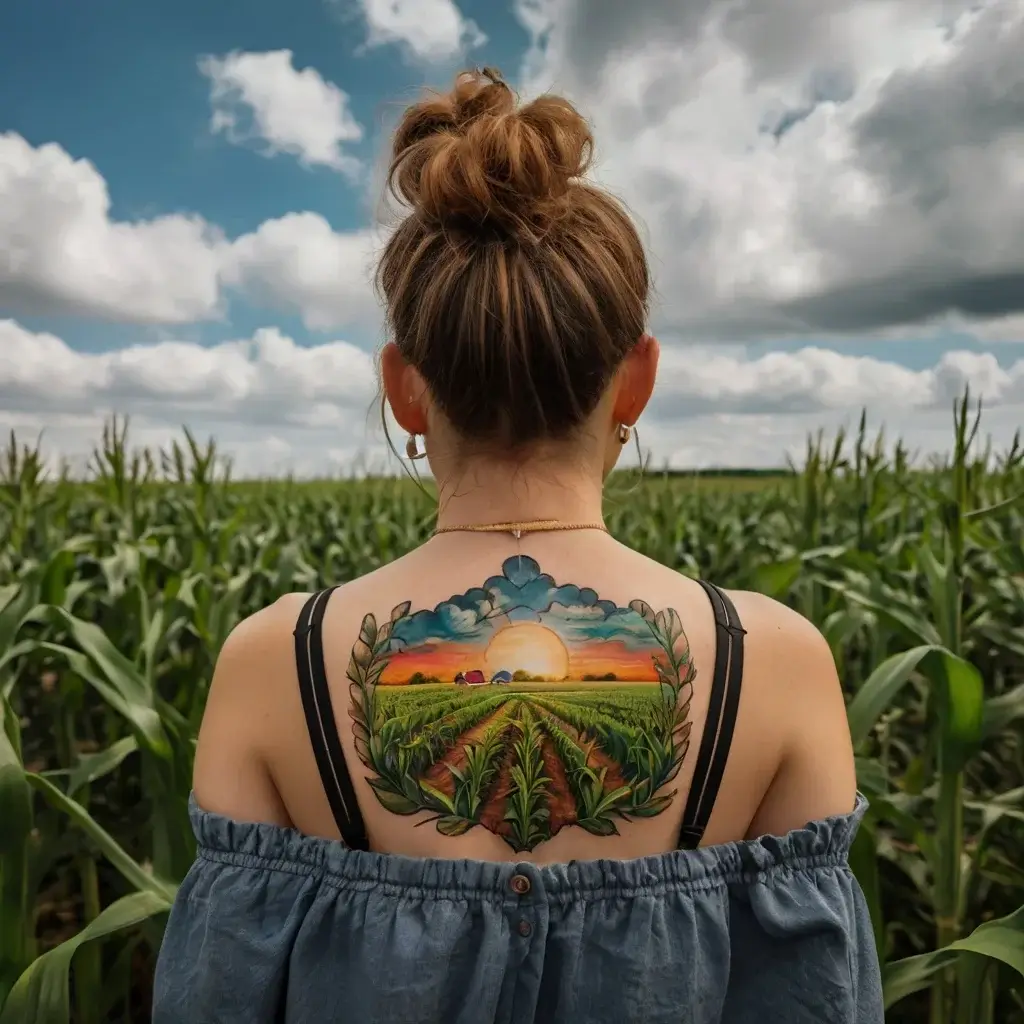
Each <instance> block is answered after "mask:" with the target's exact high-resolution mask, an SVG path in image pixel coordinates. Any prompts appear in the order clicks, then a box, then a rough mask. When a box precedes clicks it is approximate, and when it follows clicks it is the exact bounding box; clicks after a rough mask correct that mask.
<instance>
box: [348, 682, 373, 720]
mask: <svg viewBox="0 0 1024 1024" xmlns="http://www.w3.org/2000/svg"><path fill="white" fill-rule="evenodd" d="M348 695H349V697H350V698H351V706H350V710H349V714H350V715H351V716H352V721H353V722H362V723H363V724H364V725H368V724H369V722H368V721H367V717H366V707H365V704H364V702H363V688H362V686H361V685H360V684H359V683H355V682H354V683H352V684H351V685H350V686H349V688H348Z"/></svg>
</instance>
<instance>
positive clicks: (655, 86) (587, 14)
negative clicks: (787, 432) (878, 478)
mask: <svg viewBox="0 0 1024 1024" xmlns="http://www.w3.org/2000/svg"><path fill="white" fill-rule="evenodd" d="M517 9H518V11H519V13H520V17H521V19H522V20H523V22H524V24H526V25H527V26H528V27H529V28H530V30H531V31H532V33H533V35H534V38H535V46H534V48H533V50H532V52H531V54H530V56H529V58H528V60H527V62H526V66H525V69H524V84H525V87H526V91H527V92H528V93H532V92H536V91H538V90H540V89H542V88H545V89H546V88H552V89H554V90H557V91H562V92H565V93H567V94H568V95H570V96H571V97H572V98H573V99H575V100H576V101H577V102H578V103H579V104H580V106H581V108H582V109H583V111H584V113H586V114H587V115H589V116H590V117H591V118H592V119H593V121H594V122H595V127H596V134H597V142H598V153H599V157H600V158H601V163H600V164H599V168H598V177H599V178H600V179H601V180H603V181H605V182H606V183H608V184H610V185H611V186H613V187H614V188H615V190H616V191H617V192H618V193H619V194H620V195H622V196H623V198H624V199H625V200H626V201H627V203H628V204H629V205H630V206H631V208H632V209H633V210H634V211H636V212H637V213H638V214H639V216H640V217H641V219H642V220H643V222H644V224H645V225H646V230H647V233H648V235H649V238H650V247H651V251H652V254H653V261H654V266H655V271H656V274H657V278H658V283H659V291H660V295H661V298H662V303H661V306H660V309H659V313H658V319H659V320H660V326H663V327H669V328H672V329H674V330H675V331H677V332H678V333H680V334H682V335H685V336H688V337H692V338H696V339H700V338H704V339H709V340H710V339H712V338H715V339H717V338H730V337H737V336H740V337H742V336H747V337H751V336H768V335H793V334H805V335H807V334H812V335H818V336H820V335H822V334H824V333H837V334H848V333H856V332H860V333H862V334H867V333H870V332H872V331H875V330H876V329H885V328H891V327H892V326H894V325H900V324H921V323H925V322H928V321H931V320H934V319H936V318H940V317H943V316H945V315H947V314H950V313H954V314H958V315H960V316H962V317H964V318H966V319H969V320H971V321H977V320H984V319H988V318H1003V317H1008V316H1012V315H1015V314H1020V313H1021V312H1024V206H1022V205H1021V203H1020V202H1019V201H1018V199H1017V197H1018V196H1019V195H1020V190H1021V187H1022V181H1024V179H1022V176H1021V175H1022V171H1021V168H1022V167H1024V131H1022V130H1021V125H1022V124H1024V106H1022V103H1021V96H1022V95H1024V92H1022V86H1024V62H1021V61H1020V59H1019V55H1020V52H1021V50H1022V48H1024V0H988V2H987V3H974V2H970V0H856V2H853V0H799V2H794V0H739V2H736V3H724V2H722V0H693V2H691V3H688V4H687V5H685V6H683V7H680V5H679V4H678V3H677V2H676V0H646V2H643V3H638V4H621V3H618V2H617V0H587V2H584V0H519V2H518V4H517Z"/></svg>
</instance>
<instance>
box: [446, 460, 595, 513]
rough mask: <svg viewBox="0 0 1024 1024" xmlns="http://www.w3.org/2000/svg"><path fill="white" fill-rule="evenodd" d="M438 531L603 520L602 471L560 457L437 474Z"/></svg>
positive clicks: (495, 463) (472, 466)
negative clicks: (537, 522)
mask: <svg viewBox="0 0 1024 1024" xmlns="http://www.w3.org/2000/svg"><path fill="white" fill-rule="evenodd" d="M435 475H436V478H437V487H438V514H437V525H438V527H439V528H441V529H451V528H453V527H459V526H484V525H490V524H493V523H529V522H536V521H539V520H555V521H557V522H559V523H563V524H582V523H587V524H591V523H593V524H597V523H601V522H603V519H604V517H603V513H602V480H601V475H600V472H598V471H595V470H594V469H593V468H592V467H589V466H586V465H567V464H566V463H565V462H564V461H562V460H540V459H537V460H532V459H531V460H530V461H528V462H523V463H516V464H509V463H507V462H504V461H501V460H497V461H487V462H485V461H483V460H480V461H479V462H477V461H474V462H473V463H471V464H469V465H464V466H461V467H460V468H459V471H458V472H457V473H455V472H453V473H451V474H444V473H436V471H435Z"/></svg>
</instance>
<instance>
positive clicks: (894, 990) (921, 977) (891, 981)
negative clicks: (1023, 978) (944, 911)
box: [882, 907, 1024, 1009]
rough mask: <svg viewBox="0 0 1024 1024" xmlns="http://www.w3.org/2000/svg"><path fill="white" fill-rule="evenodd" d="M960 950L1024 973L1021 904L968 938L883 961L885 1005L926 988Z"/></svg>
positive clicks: (978, 928)
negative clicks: (931, 949) (900, 958)
mask: <svg viewBox="0 0 1024 1024" xmlns="http://www.w3.org/2000/svg"><path fill="white" fill-rule="evenodd" d="M961 952H966V953H976V954H979V955H981V956H986V957H991V958H992V959H993V960H998V961H1000V962H1001V963H1004V964H1006V965H1007V966H1008V967H1012V968H1013V970H1015V971H1017V973H1018V974H1021V975H1024V907H1021V908H1020V909H1019V910H1016V911H1014V912H1013V913H1012V914H1009V915H1008V916H1006V917H1002V918H999V919H998V920H995V921H987V922H986V923H985V924H982V925H979V926H978V927H977V928H976V929H975V930H974V931H973V932H972V933H971V934H970V935H968V936H967V938H965V939H959V940H958V941H957V942H954V943H951V944H950V945H949V946H946V947H945V948H944V949H938V950H935V951H934V952H931V953H922V954H920V955H919V956H912V957H907V958H906V959H903V960H897V961H895V962H894V963H890V964H886V965H885V967H884V968H883V969H882V984H883V990H884V995H885V1006H886V1008H887V1009H888V1008H889V1007H890V1006H892V1005H893V1004H894V1003H897V1002H899V1001H900V1000H901V999H904V998H906V997H907V996H909V995H911V994H912V993H914V992H919V991H920V990H921V989H923V988H927V987H928V985H930V984H931V979H932V976H933V975H934V974H935V973H936V972H937V971H940V970H942V968H943V967H946V966H947V965H949V964H952V963H954V962H955V961H956V960H957V958H958V957H959V955H960V953H961Z"/></svg>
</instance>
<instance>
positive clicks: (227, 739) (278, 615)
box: [193, 594, 309, 825]
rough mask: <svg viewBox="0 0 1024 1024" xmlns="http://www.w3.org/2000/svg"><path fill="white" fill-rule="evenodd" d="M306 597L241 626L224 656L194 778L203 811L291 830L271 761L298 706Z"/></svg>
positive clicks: (285, 601) (287, 600)
mask: <svg viewBox="0 0 1024 1024" xmlns="http://www.w3.org/2000/svg"><path fill="white" fill-rule="evenodd" d="M308 597H309V595H308V594H286V595H284V596H283V597H281V598H279V599H278V600H277V601H275V602H274V603H273V604H271V605H268V606H267V607H266V608H264V609H262V610H261V611H258V612H256V614H254V615H250V616H249V617H248V618H246V619H243V620H242V622H240V623H239V624H238V625H237V626H236V627H235V628H234V629H233V630H232V631H231V633H230V635H229V636H228V638H227V640H226V641H225V643H224V646H223V647H222V648H221V651H220V654H219V655H218V657H217V665H216V668H215V669H214V674H213V680H212V682H211V683H210V692H209V696H208V698H207V703H206V710H205V712H204V714H203V722H202V726H201V727H200V730H199V742H198V745H197V747H196V759H195V768H194V772H193V788H194V791H195V795H196V799H197V801H198V802H199V804H200V806H201V807H203V808H205V809H206V810H209V811H214V812H216V813H218V814H224V815H227V816H229V817H233V818H237V819H240V820H246V821H267V822H271V823H275V824H281V825H287V824H290V822H289V820H288V815H287V813H286V811H285V809H284V805H283V802H282V801H281V798H280V796H279V795H278V793H277V790H276V787H275V786H274V782H273V779H272V778H271V774H270V770H269V767H268V756H267V754H268V751H269V749H270V746H271V745H272V743H273V742H274V738H275V733H276V732H277V727H278V723H279V722H280V720H281V715H282V711H283V710H285V708H286V707H287V706H289V705H290V704H291V703H293V702H294V696H293V694H292V691H293V690H294V685H295V684H294V679H295V663H294V643H293V641H292V634H293V631H294V629H295V626H296V623H297V620H298V616H299V613H300V611H301V610H302V607H303V605H304V603H305V601H306V600H307V599H308Z"/></svg>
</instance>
